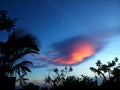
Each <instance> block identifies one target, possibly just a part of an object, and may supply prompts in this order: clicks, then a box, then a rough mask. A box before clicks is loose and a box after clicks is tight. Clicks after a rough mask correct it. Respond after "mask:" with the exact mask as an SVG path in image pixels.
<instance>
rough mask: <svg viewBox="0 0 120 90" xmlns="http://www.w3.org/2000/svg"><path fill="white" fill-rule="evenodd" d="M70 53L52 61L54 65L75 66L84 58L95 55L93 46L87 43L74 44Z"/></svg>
mask: <svg viewBox="0 0 120 90" xmlns="http://www.w3.org/2000/svg"><path fill="white" fill-rule="evenodd" d="M71 49H72V52H71V53H70V54H69V55H68V56H63V57H59V58H56V59H54V60H53V62H54V63H58V62H59V63H60V64H75V63H78V62H79V63H80V62H82V61H83V60H84V59H85V58H87V57H90V56H92V55H93V54H94V53H95V50H96V48H95V46H94V45H92V44H91V43H88V42H83V43H79V42H78V43H75V44H74V45H73V46H72V48H71Z"/></svg>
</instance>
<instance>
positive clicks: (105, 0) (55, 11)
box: [0, 0, 120, 83]
mask: <svg viewBox="0 0 120 90" xmlns="http://www.w3.org/2000/svg"><path fill="white" fill-rule="evenodd" d="M0 9H6V10H8V15H9V16H11V17H16V18H18V21H17V22H16V28H22V29H24V30H25V31H27V32H30V33H33V34H34V35H35V36H37V37H38V39H39V41H40V46H41V50H40V54H39V55H34V56H28V57H25V59H26V58H27V59H29V60H32V59H33V62H34V67H33V68H31V70H32V73H29V74H28V76H27V77H28V78H29V79H30V80H31V81H32V80H34V82H36V83H38V82H41V81H42V80H44V78H45V76H47V75H48V73H52V72H51V70H52V69H54V68H56V67H59V68H62V67H64V66H66V65H67V66H69V64H68V62H71V61H72V63H71V64H70V65H71V66H72V67H73V72H72V73H71V74H72V75H76V76H80V75H81V74H84V75H89V76H93V75H94V74H93V73H92V72H91V71H90V70H89V67H91V66H95V62H96V61H97V60H98V59H99V60H101V61H102V62H103V63H106V62H108V61H110V60H112V59H114V58H115V57H118V58H119V57H120V0H0ZM0 33H2V34H0V35H1V36H0V40H6V38H5V33H4V32H0ZM86 43H87V44H90V45H91V46H92V47H93V48H92V49H93V51H94V53H93V54H91V55H90V56H88V57H87V58H86V57H85V58H84V59H83V60H82V61H79V60H78V61H77V60H75V58H73V59H71V57H69V56H70V55H72V54H73V52H76V50H81V48H84V47H83V46H85V45H86ZM76 45H78V46H76ZM77 48H78V49H77ZM85 51H86V49H85ZM56 52H57V54H56ZM78 53H79V54H81V52H80V51H78ZM61 57H62V59H59V58H61ZM56 59H59V61H54V60H56ZM67 59H68V60H67ZM62 60H66V61H65V62H63V63H60V62H61V61H62ZM39 80H41V81H39Z"/></svg>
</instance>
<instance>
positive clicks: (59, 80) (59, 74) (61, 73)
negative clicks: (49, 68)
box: [45, 67, 72, 88]
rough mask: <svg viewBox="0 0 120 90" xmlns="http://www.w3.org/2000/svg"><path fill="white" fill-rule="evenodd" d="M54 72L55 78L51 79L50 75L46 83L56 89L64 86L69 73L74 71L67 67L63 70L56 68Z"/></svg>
mask: <svg viewBox="0 0 120 90" xmlns="http://www.w3.org/2000/svg"><path fill="white" fill-rule="evenodd" d="M53 71H54V73H55V76H54V77H51V76H50V75H48V77H46V78H45V82H46V83H48V84H50V85H52V86H53V88H56V87H58V86H60V85H62V84H63V82H64V80H65V78H66V76H67V74H68V72H71V71H72V67H69V68H68V67H65V68H64V69H62V70H59V69H57V68H55V69H54V70H53Z"/></svg>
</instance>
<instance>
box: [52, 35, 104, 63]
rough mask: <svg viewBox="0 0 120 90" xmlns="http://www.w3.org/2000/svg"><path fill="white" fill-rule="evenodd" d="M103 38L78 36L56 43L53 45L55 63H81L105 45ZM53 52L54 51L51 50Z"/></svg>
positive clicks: (53, 60)
mask: <svg viewBox="0 0 120 90" xmlns="http://www.w3.org/2000/svg"><path fill="white" fill-rule="evenodd" d="M104 44H105V43H104V41H103V39H100V37H99V36H95V37H94V36H92V35H89V36H76V37H72V38H68V39H65V40H63V41H61V42H57V43H54V44H53V45H52V47H53V48H54V51H53V52H57V53H55V54H56V55H55V54H54V58H53V59H52V60H51V62H52V63H53V64H60V65H74V64H78V63H81V62H83V61H85V60H87V59H89V58H90V57H92V56H94V55H95V54H96V53H97V52H98V51H100V50H101V49H102V48H103V47H104ZM51 53H52V52H51Z"/></svg>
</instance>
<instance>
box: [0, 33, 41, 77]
mask: <svg viewBox="0 0 120 90" xmlns="http://www.w3.org/2000/svg"><path fill="white" fill-rule="evenodd" d="M38 51H39V46H38V43H37V39H36V38H35V37H34V36H33V35H30V34H27V35H24V36H20V33H19V32H17V31H14V32H13V33H12V34H11V35H10V37H9V38H8V40H7V41H6V42H0V52H1V53H0V56H1V57H0V75H3V76H12V75H15V73H17V74H18V75H19V76H21V75H23V73H24V74H26V73H27V72H31V70H30V69H29V68H28V67H29V66H30V65H32V62H31V61H22V60H20V58H22V57H23V56H25V55H27V54H30V53H35V54H37V53H38Z"/></svg>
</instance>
